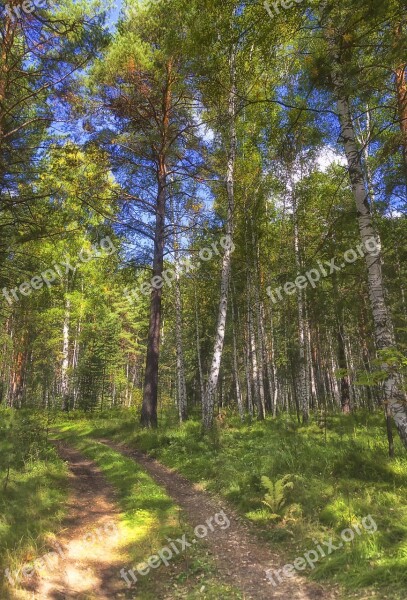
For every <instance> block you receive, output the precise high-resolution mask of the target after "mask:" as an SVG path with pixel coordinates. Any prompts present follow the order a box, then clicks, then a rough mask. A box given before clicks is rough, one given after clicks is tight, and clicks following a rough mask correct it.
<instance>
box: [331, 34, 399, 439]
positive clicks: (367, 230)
mask: <svg viewBox="0 0 407 600" xmlns="http://www.w3.org/2000/svg"><path fill="white" fill-rule="evenodd" d="M327 37H328V43H329V46H330V49H331V54H332V82H333V85H334V91H335V95H336V99H337V110H338V116H339V120H340V124H341V137H342V142H343V144H344V148H345V153H346V159H347V163H348V170H349V176H350V181H351V185H352V190H353V194H354V197H355V201H356V210H357V213H358V223H359V230H360V236H361V239H362V242H363V243H364V245H365V247H367V248H368V247H370V244H371V240H375V241H376V248H377V252H374V253H373V252H367V253H366V265H367V272H368V285H369V298H370V305H371V309H372V313H373V321H374V329H375V338H376V347H377V349H378V350H379V351H382V350H390V349H392V348H394V347H395V339H394V334H393V325H392V320H391V316H390V313H389V310H388V307H387V304H386V294H385V287H384V283H383V276H382V252H381V243H380V238H379V236H378V234H377V232H376V231H375V228H374V226H373V222H372V215H371V211H370V206H369V201H368V193H367V190H366V186H365V179H364V174H363V166H362V162H361V157H360V153H359V149H358V144H357V141H356V135H355V129H354V125H353V121H352V114H351V108H350V102H349V98H348V96H347V92H346V88H345V83H344V79H343V74H342V70H341V59H340V54H339V52H338V49H337V46H336V43H335V41H334V40H332V39H331V38H329V36H328V34H327ZM382 368H383V370H384V371H386V373H387V376H386V379H385V381H384V384H383V388H384V400H385V403H386V404H388V405H389V407H390V410H391V412H392V414H393V418H394V421H395V423H396V427H397V429H398V432H399V435H400V438H401V440H402V442H403V444H404V445H405V447H406V448H407V405H406V401H405V395H404V394H403V392H402V390H401V386H400V376H399V375H398V374H397V373H395V372H394V371H392V370H391V369H390V368H389V367H388V365H387V364H386V363H385V361H384V362H383V367H382Z"/></svg>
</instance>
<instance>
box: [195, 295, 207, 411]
mask: <svg viewBox="0 0 407 600" xmlns="http://www.w3.org/2000/svg"><path fill="white" fill-rule="evenodd" d="M194 298H195V329H196V357H197V361H198V372H199V389H200V391H201V402H202V403H203V399H204V395H205V385H204V376H203V369H202V359H201V341H200V332H199V312H198V298H197V296H196V287H195V288H194Z"/></svg>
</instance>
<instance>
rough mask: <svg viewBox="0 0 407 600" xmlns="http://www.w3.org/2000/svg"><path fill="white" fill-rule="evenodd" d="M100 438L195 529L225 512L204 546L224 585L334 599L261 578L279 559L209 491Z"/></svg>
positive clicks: (290, 598) (263, 594)
mask: <svg viewBox="0 0 407 600" xmlns="http://www.w3.org/2000/svg"><path fill="white" fill-rule="evenodd" d="M100 441H101V442H102V443H104V444H106V445H108V446H109V447H110V448H112V449H114V450H117V451H119V452H121V453H122V454H124V455H126V456H128V457H130V458H132V459H133V460H135V461H137V462H138V463H139V464H140V465H142V466H143V467H144V468H145V470H146V471H147V472H148V473H149V474H150V475H151V476H152V477H153V478H154V479H155V480H156V481H157V482H159V483H160V484H161V485H162V486H163V487H164V488H165V489H166V491H167V493H168V494H169V495H170V496H171V497H172V498H173V499H174V500H175V502H176V503H177V504H178V505H179V506H180V507H181V508H182V509H183V511H184V512H185V514H186V517H187V519H188V521H189V523H190V525H192V526H193V527H194V528H195V527H196V526H198V525H203V524H205V523H206V521H207V519H209V518H210V517H212V516H214V515H215V514H216V513H218V512H219V511H220V510H222V509H224V510H225V513H226V514H227V516H228V518H229V520H230V522H231V525H230V527H229V528H228V529H225V530H223V531H222V530H220V529H216V531H215V532H214V533H213V534H212V535H210V536H208V537H207V538H206V539H205V544H207V546H208V548H209V550H210V552H211V553H212V554H213V557H214V559H215V562H216V565H217V567H218V569H219V572H220V575H221V576H222V577H223V578H224V580H225V581H226V582H227V583H229V584H232V585H234V586H236V587H237V588H239V589H240V590H241V591H242V592H243V593H244V594H245V596H244V597H245V600H249V599H252V600H266V599H267V600H269V599H270V600H271V599H273V600H274V599H275V600H277V599H279V600H280V599H281V600H283V599H284V600H316V599H321V600H322V599H324V600H328V599H332V598H334V597H335V596H334V594H333V592H328V591H327V590H324V589H323V588H322V587H320V586H317V585H316V584H312V583H309V582H307V581H305V580H303V579H301V578H299V577H295V578H291V579H284V580H283V581H282V583H279V584H277V585H276V586H273V585H272V583H271V582H270V581H269V580H268V579H267V577H266V571H267V569H270V568H272V569H281V568H282V567H283V566H284V565H283V564H282V562H281V558H279V557H278V556H277V555H274V554H272V553H271V552H270V551H269V550H268V549H267V548H262V547H261V545H260V542H259V540H258V539H257V538H256V537H255V536H253V535H252V534H251V533H250V531H249V530H248V528H247V527H245V525H244V524H243V523H242V519H239V517H238V516H237V515H236V514H235V513H234V512H233V511H232V510H231V509H230V508H225V507H223V506H220V505H219V504H218V503H217V502H216V501H215V500H214V499H213V498H212V497H211V496H209V494H208V493H206V492H203V491H201V490H199V489H197V486H194V485H193V484H191V483H190V482H189V481H187V480H186V479H184V478H183V477H181V476H180V475H179V474H178V473H176V472H174V471H172V470H170V469H168V468H167V467H164V466H163V465H161V464H160V463H158V462H157V461H155V460H154V459H152V458H150V457H148V456H146V455H145V454H143V453H142V452H140V451H137V450H134V449H132V448H129V447H127V446H125V445H121V444H115V443H113V442H111V441H110V440H100ZM305 550H307V549H306V548H305V549H304V551H305ZM219 600H221V599H219Z"/></svg>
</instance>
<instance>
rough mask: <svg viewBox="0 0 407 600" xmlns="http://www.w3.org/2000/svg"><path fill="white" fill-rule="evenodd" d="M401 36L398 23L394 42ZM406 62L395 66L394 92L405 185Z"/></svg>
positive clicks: (406, 178) (406, 153) (406, 134)
mask: <svg viewBox="0 0 407 600" xmlns="http://www.w3.org/2000/svg"><path fill="white" fill-rule="evenodd" d="M401 37H402V25H401V23H399V24H398V25H397V27H396V42H400V40H401ZM406 71H407V64H406V63H402V64H401V65H399V66H398V67H397V68H396V71H395V76H396V94H397V108H398V113H399V122H400V130H401V143H402V146H403V159H404V169H405V173H404V175H405V180H406V185H407V82H406Z"/></svg>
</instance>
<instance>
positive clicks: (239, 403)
mask: <svg viewBox="0 0 407 600" xmlns="http://www.w3.org/2000/svg"><path fill="white" fill-rule="evenodd" d="M233 302H234V299H233V297H232V299H231V307H232V336H233V377H234V380H235V389H236V401H237V408H238V410H239V415H240V418H241V420H242V421H244V404H243V396H242V389H241V387H240V378H239V364H238V360H237V344H236V326H235V323H236V319H235V307H234V304H233Z"/></svg>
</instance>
